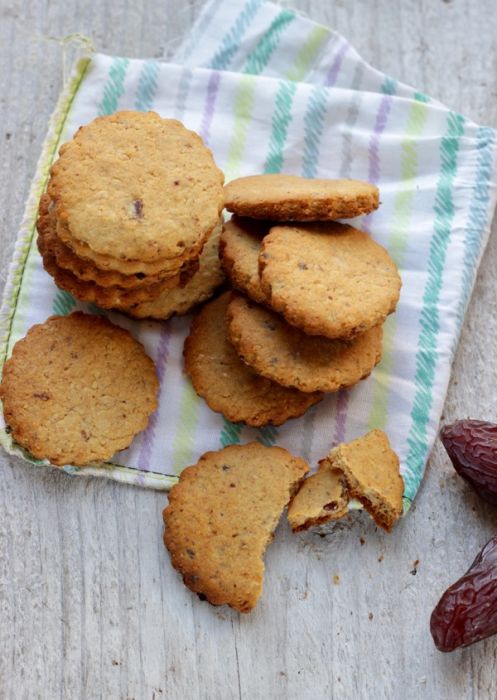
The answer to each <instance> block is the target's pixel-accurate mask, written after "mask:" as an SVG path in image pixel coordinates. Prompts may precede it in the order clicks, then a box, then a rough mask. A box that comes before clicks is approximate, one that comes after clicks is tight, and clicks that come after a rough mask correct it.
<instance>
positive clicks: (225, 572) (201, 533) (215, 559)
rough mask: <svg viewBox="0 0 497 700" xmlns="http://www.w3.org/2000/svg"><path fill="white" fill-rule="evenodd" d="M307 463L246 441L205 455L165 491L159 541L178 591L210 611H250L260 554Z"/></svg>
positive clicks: (259, 579) (260, 573)
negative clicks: (178, 580)
mask: <svg viewBox="0 0 497 700" xmlns="http://www.w3.org/2000/svg"><path fill="white" fill-rule="evenodd" d="M307 471H308V466H307V464H306V463H305V462H304V461H303V460H302V459H298V458H297V457H293V456H292V455H291V454H290V453H289V452H287V451H286V450H284V449H282V448H280V447H264V446H263V445H261V444H259V443H257V442H252V443H249V444H247V445H230V446H229V447H225V448H224V449H223V450H220V451H219V452H207V453H206V454H204V455H203V456H202V457H201V458H200V460H199V461H198V463H197V464H196V465H194V466H191V467H187V468H186V469H184V470H183V471H182V473H181V475H180V478H179V482H178V483H177V484H176V485H175V486H173V488H172V489H171V491H170V493H169V505H168V506H167V508H166V509H165V510H164V522H165V525H166V529H165V533H164V543H165V545H166V547H167V549H168V551H169V554H170V556H171V563H172V565H173V566H174V568H175V569H177V570H178V571H179V572H180V573H181V574H182V576H183V581H184V583H185V585H186V586H187V587H188V588H189V589H190V590H191V591H194V592H195V593H198V594H200V595H201V596H203V597H205V598H206V599H207V600H208V601H209V602H210V603H212V604H213V605H225V604H226V605H229V606H231V607H232V608H234V609H235V610H238V611H239V612H249V611H250V610H251V609H252V608H253V607H254V606H255V605H256V603H257V600H258V599H259V597H260V595H261V593H262V586H263V579H264V561H263V556H264V552H265V549H266V547H267V545H268V544H269V542H270V541H271V539H272V535H273V532H274V530H275V528H276V526H277V524H278V521H279V519H280V516H281V513H282V511H283V509H284V508H285V506H286V505H287V503H288V502H289V500H290V498H291V496H292V494H293V493H294V491H295V490H296V488H297V487H298V484H299V482H300V480H301V479H302V478H303V477H304V475H305V474H306V472H307Z"/></svg>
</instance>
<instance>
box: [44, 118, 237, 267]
mask: <svg viewBox="0 0 497 700" xmlns="http://www.w3.org/2000/svg"><path fill="white" fill-rule="evenodd" d="M50 172H51V177H50V182H49V185H48V194H49V196H50V197H51V199H52V200H53V202H54V204H55V211H56V218H57V220H58V221H60V222H62V223H63V224H64V226H66V227H67V230H68V231H69V232H70V234H71V236H72V238H73V239H74V240H76V241H79V242H81V243H83V244H85V245H87V246H88V247H89V249H90V250H92V251H94V252H95V253H97V254H100V255H109V256H112V257H114V258H118V259H122V260H140V261H143V262H145V263H155V262H157V261H159V260H166V261H167V260H171V259H173V260H174V259H176V258H178V257H181V256H182V255H183V254H184V252H185V251H186V250H190V249H192V248H194V247H195V246H197V245H199V243H200V242H201V241H203V240H204V238H205V236H206V234H207V233H208V232H210V231H212V230H213V228H214V227H215V226H216V224H217V222H218V220H219V216H220V214H221V210H222V208H223V199H224V197H223V187H222V185H223V181H224V176H223V174H222V172H221V171H220V170H219V168H217V167H216V164H215V163H214V160H213V158H212V154H211V152H210V151H209V149H208V148H206V146H205V145H204V143H203V141H202V139H201V138H200V136H198V135H197V134H196V133H194V132H193V131H189V130H188V129H186V128H185V127H184V126H183V124H181V122H179V121H177V120H174V119H161V117H160V116H159V115H158V114H156V113H155V112H146V113H145V112H132V111H123V112H116V113H115V114H112V115H110V116H104V117H98V118H97V119H94V120H93V121H92V122H90V123H89V124H87V125H86V126H83V127H81V128H80V129H79V130H78V131H77V132H76V134H75V136H74V138H73V139H72V140H71V141H69V142H67V143H65V144H64V145H63V146H62V147H61V148H60V151H59V158H58V160H57V161H56V162H55V163H54V164H53V165H52V168H51V171H50ZM117 269H119V268H117ZM121 271H122V270H121Z"/></svg>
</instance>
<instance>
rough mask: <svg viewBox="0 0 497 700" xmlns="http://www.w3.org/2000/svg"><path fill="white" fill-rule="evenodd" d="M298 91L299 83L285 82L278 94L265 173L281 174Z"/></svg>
mask: <svg viewBox="0 0 497 700" xmlns="http://www.w3.org/2000/svg"><path fill="white" fill-rule="evenodd" d="M296 91H297V83H293V82H284V83H282V85H281V87H280V88H279V90H278V92H277V94H276V100H275V107H274V112H273V120H272V129H271V140H270V143H269V150H268V155H267V158H266V162H265V164H264V172H265V173H279V172H280V171H281V168H282V166H283V148H284V145H285V142H286V138H287V134H288V127H289V126H290V122H291V121H292V105H293V98H294V97H295V93H296Z"/></svg>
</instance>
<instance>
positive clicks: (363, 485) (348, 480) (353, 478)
mask: <svg viewBox="0 0 497 700" xmlns="http://www.w3.org/2000/svg"><path fill="white" fill-rule="evenodd" d="M319 464H320V466H321V467H324V466H326V467H328V468H330V469H338V470H339V471H340V472H341V473H342V478H343V482H344V484H345V486H346V488H347V491H348V493H349V496H350V498H357V500H359V501H360V502H361V503H362V504H363V506H364V508H365V509H366V510H367V511H368V513H369V514H370V515H371V517H372V518H373V520H374V521H375V523H376V524H377V525H379V527H382V528H383V529H384V530H387V531H388V532H390V530H391V529H392V527H393V526H394V524H395V522H396V521H397V520H398V518H400V516H401V515H402V495H403V492H404V481H403V479H402V476H401V475H400V468H399V458H398V457H397V455H396V453H395V452H394V451H393V450H392V448H391V446H390V442H389V440H388V437H387V436H386V434H385V433H384V432H383V431H382V430H377V429H375V430H371V431H370V432H369V433H367V434H366V435H364V436H363V437H360V438H357V440H352V442H348V443H342V444H341V445H338V447H335V449H333V450H331V452H330V454H329V455H328V456H327V457H325V459H324V460H321V462H320V463H319Z"/></svg>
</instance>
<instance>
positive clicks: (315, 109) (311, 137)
mask: <svg viewBox="0 0 497 700" xmlns="http://www.w3.org/2000/svg"><path fill="white" fill-rule="evenodd" d="M327 93H328V91H327V90H326V89H325V88H323V87H321V86H319V85H317V86H316V87H314V88H313V89H312V90H311V94H310V96H309V103H308V105H307V109H306V112H305V114H304V156H303V162H302V175H303V176H304V177H310V178H314V177H316V174H317V169H318V160H319V146H320V143H321V137H322V135H323V130H324V122H325V117H326V105H327Z"/></svg>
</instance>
